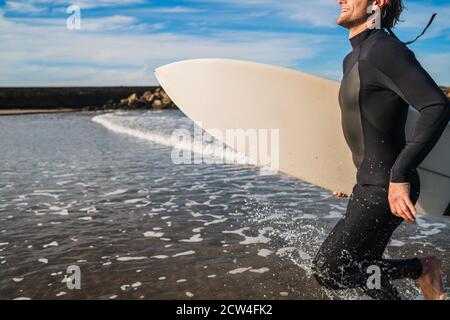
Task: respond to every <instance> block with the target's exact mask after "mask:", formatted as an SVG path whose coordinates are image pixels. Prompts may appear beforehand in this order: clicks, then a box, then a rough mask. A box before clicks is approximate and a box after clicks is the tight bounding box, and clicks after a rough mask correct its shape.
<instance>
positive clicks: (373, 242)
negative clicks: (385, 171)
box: [314, 184, 422, 299]
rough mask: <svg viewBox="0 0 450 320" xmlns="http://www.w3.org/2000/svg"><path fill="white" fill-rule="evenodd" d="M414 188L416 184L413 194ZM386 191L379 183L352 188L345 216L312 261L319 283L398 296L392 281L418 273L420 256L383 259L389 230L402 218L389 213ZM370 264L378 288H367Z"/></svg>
mask: <svg viewBox="0 0 450 320" xmlns="http://www.w3.org/2000/svg"><path fill="white" fill-rule="evenodd" d="M413 189H414V190H413ZM416 190H418V185H416V184H415V185H414V188H412V193H413V192H415V191H416ZM387 191H388V190H387V188H384V187H379V186H361V185H356V186H355V187H354V189H353V193H352V197H351V199H350V200H349V203H348V207H347V212H346V216H345V218H344V219H342V220H341V221H339V222H338V223H337V225H336V226H335V228H334V229H333V230H332V232H331V233H330V235H329V236H328V237H327V239H326V240H325V242H324V243H323V245H322V247H321V248H320V250H319V252H318V254H317V256H316V258H315V261H314V269H315V277H316V279H317V280H318V281H319V282H320V283H321V284H322V285H324V286H326V287H328V288H331V289H345V288H362V289H363V290H364V291H366V292H367V294H369V295H370V296H371V297H374V298H377V299H398V298H399V295H398V293H397V291H396V290H395V288H394V287H393V286H392V284H391V280H393V279H400V278H413V279H416V278H418V277H419V276H420V273H421V271H422V270H421V262H420V260H419V259H405V260H389V259H382V256H383V252H384V250H385V248H386V246H387V244H388V242H389V239H390V237H391V236H392V233H393V232H394V230H395V229H396V228H397V227H398V226H399V225H400V224H401V223H402V221H403V220H402V219H400V218H397V217H395V216H394V215H393V214H392V213H391V212H390V209H389V204H388V200H387ZM416 193H417V196H418V192H416ZM411 195H412V198H413V199H412V200H413V201H414V202H415V201H417V197H416V196H414V197H413V194H411ZM414 195H415V193H414ZM369 267H375V268H377V267H378V268H379V270H380V276H381V281H380V284H381V288H380V289H369V288H368V287H367V280H368V279H369V277H370V276H371V274H370V273H368V271H369V270H368V269H369Z"/></svg>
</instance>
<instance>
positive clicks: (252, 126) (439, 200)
mask: <svg viewBox="0 0 450 320" xmlns="http://www.w3.org/2000/svg"><path fill="white" fill-rule="evenodd" d="M155 76H156V78H157V79H158V81H159V82H160V84H161V86H162V87H163V88H164V90H165V92H166V93H167V94H168V95H169V97H170V98H171V99H172V100H173V102H174V103H175V104H176V105H177V106H178V107H179V108H180V109H181V110H182V111H183V112H184V113H185V114H186V115H187V116H188V117H189V118H191V119H192V120H193V121H194V122H195V123H197V124H198V125H200V126H201V127H202V128H203V129H204V130H205V131H206V132H208V133H210V134H211V135H213V136H215V137H216V138H218V139H224V137H225V136H226V132H227V130H230V129H231V130H233V129H241V130H244V131H246V130H278V133H279V136H278V142H279V144H278V148H279V153H278V154H279V158H278V163H277V167H276V168H275V169H278V170H279V171H281V172H284V173H286V174H288V175H291V176H294V177H296V178H299V179H301V180H304V181H307V182H310V183H312V184H315V185H317V186H320V187H323V188H325V189H328V190H331V191H343V192H346V193H348V194H350V193H351V190H352V187H353V185H354V184H355V179H356V169H355V166H354V164H353V162H352V157H351V153H350V150H349V148H348V146H347V144H346V142H345V139H344V136H343V133H342V127H341V113H340V112H341V111H340V108H339V104H338V92H339V85H340V84H339V82H337V81H332V80H328V79H324V78H321V77H318V76H314V75H310V74H306V73H302V72H299V71H295V70H291V69H287V68H282V67H277V66H271V65H265V64H261V63H255V62H250V61H240V60H232V59H194V60H185V61H180V62H175V63H171V64H168V65H165V66H162V67H159V68H157V69H156V70H155ZM414 117H415V114H414V111H412V112H411V116H410V117H409V120H408V121H409V125H408V128H411V126H412V123H413V122H414ZM224 142H226V143H227V141H224ZM449 144H450V128H449V127H447V129H446V131H445V133H444V135H443V137H442V138H441V139H440V141H439V142H438V145H437V146H436V147H435V148H434V150H433V151H432V152H431V154H430V155H429V156H428V157H427V159H426V160H425V161H424V162H423V163H422V164H421V167H420V169H419V173H420V176H421V182H422V187H421V196H420V199H419V201H418V210H419V212H421V213H425V214H429V215H433V216H438V217H445V214H446V215H448V214H450V213H449V212H448V211H449V208H448V205H449V202H450V148H449ZM232 147H234V148H235V149H236V151H237V152H240V153H243V154H245V155H247V156H251V155H254V154H250V153H249V152H250V151H249V148H248V146H246V145H244V146H242V145H241V146H239V145H238V146H236V145H235V144H233V145H232ZM272 147H273V146H269V148H272ZM256 160H257V161H258V163H259V164H264V165H267V163H260V161H259V160H258V159H256ZM446 211H447V212H446Z"/></svg>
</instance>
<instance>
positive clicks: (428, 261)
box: [417, 257, 445, 300]
mask: <svg viewBox="0 0 450 320" xmlns="http://www.w3.org/2000/svg"><path fill="white" fill-rule="evenodd" d="M420 261H421V262H422V268H423V270H422V275H421V276H420V277H419V278H418V279H417V283H418V284H419V286H420V289H421V290H422V294H423V297H424V299H425V300H444V299H445V297H444V283H443V282H442V262H441V260H439V259H438V258H437V257H425V258H421V259H420Z"/></svg>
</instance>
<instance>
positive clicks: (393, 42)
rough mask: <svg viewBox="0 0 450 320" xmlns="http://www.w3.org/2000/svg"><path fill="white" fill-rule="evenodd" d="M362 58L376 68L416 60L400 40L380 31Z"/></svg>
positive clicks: (366, 48) (365, 49)
mask: <svg viewBox="0 0 450 320" xmlns="http://www.w3.org/2000/svg"><path fill="white" fill-rule="evenodd" d="M361 58H362V59H363V60H366V61H368V62H370V63H372V64H374V65H376V66H388V65H389V64H392V63H396V62H398V61H399V60H404V59H411V58H415V56H414V53H413V52H412V51H411V50H410V49H409V48H408V47H407V46H406V45H405V44H404V43H403V42H401V41H400V40H399V39H397V38H395V37H393V36H391V35H390V34H388V33H387V32H385V31H384V30H380V32H377V33H376V34H375V35H374V36H373V38H372V39H371V41H370V42H369V43H368V45H367V46H366V47H365V48H364V52H363V53H362V57H361Z"/></svg>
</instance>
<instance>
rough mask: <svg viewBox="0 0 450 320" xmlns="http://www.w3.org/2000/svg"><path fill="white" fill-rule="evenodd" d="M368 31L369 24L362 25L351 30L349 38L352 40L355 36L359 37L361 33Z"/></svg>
mask: <svg viewBox="0 0 450 320" xmlns="http://www.w3.org/2000/svg"><path fill="white" fill-rule="evenodd" d="M366 30H367V24H366V23H363V24H360V25H359V26H355V27H352V28H350V29H349V36H348V38H349V39H351V38H353V37H354V36H357V35H358V34H360V33H361V32H364V31H366Z"/></svg>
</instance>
